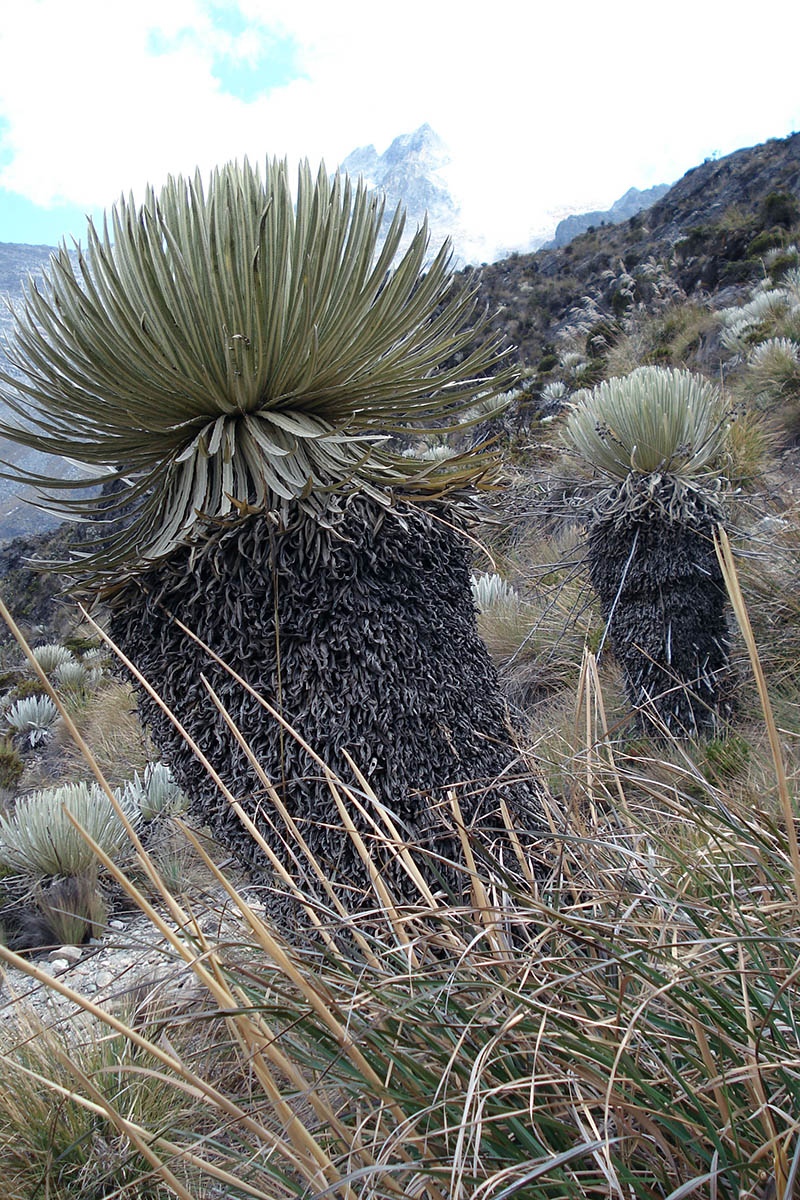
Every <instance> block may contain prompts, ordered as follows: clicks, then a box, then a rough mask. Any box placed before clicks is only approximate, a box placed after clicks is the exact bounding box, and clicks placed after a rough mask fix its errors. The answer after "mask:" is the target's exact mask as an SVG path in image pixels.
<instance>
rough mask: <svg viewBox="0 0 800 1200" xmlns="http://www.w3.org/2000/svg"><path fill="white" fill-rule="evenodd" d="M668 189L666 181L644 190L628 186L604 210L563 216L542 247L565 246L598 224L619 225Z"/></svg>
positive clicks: (647, 206) (552, 248)
mask: <svg viewBox="0 0 800 1200" xmlns="http://www.w3.org/2000/svg"><path fill="white" fill-rule="evenodd" d="M668 191H669V184H667V183H657V184H654V186H653V187H651V188H645V189H644V191H640V190H639V188H635V187H632V188H628V190H627V192H626V193H625V195H624V196H620V198H619V200H615V201H614V203H613V204H612V205H611V208H608V209H606V210H605V212H588V213H574V214H572V215H571V216H569V217H565V218H564V220H563V221H559V223H558V225H557V226H556V232H555V236H554V238H553V240H552V241H550V242H546V243H545V245H544V246H543V247H542V249H543V250H554V249H557V248H558V247H559V246H566V245H568V244H569V243H570V242H571V241H572V239H573V238H576V237H577V236H578V234H579V233H586V231H587V230H588V229H591V228H592V227H595V228H596V227H597V226H598V225H619V223H620V222H621V221H627V220H629V218H630V217H635V216H636V214H637V213H639V212H642V210H643V209H646V208H650V207H651V205H653V204H655V203H656V201H657V200H660V199H661V197H662V196H663V195H664V194H665V193H666V192H668Z"/></svg>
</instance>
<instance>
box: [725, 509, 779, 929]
mask: <svg viewBox="0 0 800 1200" xmlns="http://www.w3.org/2000/svg"><path fill="white" fill-rule="evenodd" d="M714 548H715V550H716V552H717V558H718V559H719V565H720V568H721V570H722V574H723V577H724V579H725V586H726V587H727V589H728V595H729V596H730V598H731V604H732V605H733V611H734V612H735V613H736V620H737V621H738V623H739V628H740V629H741V631H742V635H743V637H744V640H745V643H746V644H747V652H748V654H749V656H750V663H751V665H752V668H753V674H754V676H755V680H756V686H757V687H758V696H759V699H760V701H761V708H762V711H763V713H764V721H765V723H766V726H767V735H768V737H769V745H770V750H771V752H772V761H773V763H774V766H775V777H776V779H777V782H778V795H779V796H780V801H781V807H782V809H783V818H784V821H785V823H786V836H787V839H788V842H789V854H790V857H791V861H792V870H793V874H794V889H795V895H796V897H797V904H798V907H800V849H799V848H798V844H797V828H796V825H795V815H794V811H793V809H792V800H791V796H790V795H789V784H788V782H787V779H786V769H785V767H784V764H783V754H782V753H781V743H780V738H779V736H778V729H777V726H776V725H775V717H774V715H773V712H772V705H771V703H770V699H769V693H768V691H767V681H766V679H765V678H764V670H763V667H762V666H761V659H760V658H759V655H758V647H757V646H756V640H755V637H754V636H753V629H752V626H751V624H750V618H749V616H748V614H747V608H746V606H745V602H744V597H743V596H742V590H741V588H740V586H739V577H738V575H737V573H736V564H735V562H734V560H733V552H732V550H731V544H730V541H729V540H728V535H727V533H726V532H725V530H724V529H723V528H722V526H721V525H720V526H718V527H717V529H716V530H715V533H714Z"/></svg>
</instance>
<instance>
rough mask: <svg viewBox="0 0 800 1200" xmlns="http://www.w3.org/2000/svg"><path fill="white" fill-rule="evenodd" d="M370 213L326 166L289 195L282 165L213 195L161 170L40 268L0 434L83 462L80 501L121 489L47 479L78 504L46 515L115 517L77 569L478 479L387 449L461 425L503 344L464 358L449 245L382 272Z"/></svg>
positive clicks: (137, 560)
mask: <svg viewBox="0 0 800 1200" xmlns="http://www.w3.org/2000/svg"><path fill="white" fill-rule="evenodd" d="M382 219H383V202H382V201H381V200H380V198H379V197H377V196H376V195H374V194H371V193H369V192H367V191H366V190H365V188H364V186H363V185H362V184H361V183H359V185H358V186H357V187H356V188H355V189H354V188H352V187H351V184H350V182H349V180H348V179H347V178H346V177H345V176H341V175H339V174H335V175H334V176H333V177H332V178H331V177H330V176H329V175H328V172H327V171H326V169H325V167H324V165H323V166H322V167H320V170H319V173H318V174H317V177H316V179H314V177H313V176H312V173H311V170H310V168H309V166H308V163H304V164H303V165H302V166H301V168H300V172H299V179H298V187H297V193H296V196H293V194H292V190H291V187H290V181H289V174H288V168H287V166H286V164H285V163H281V162H279V161H278V160H270V161H268V163H267V167H266V173H265V177H264V178H262V176H261V174H260V173H259V172H258V171H255V170H253V169H252V168H251V167H250V165H249V164H248V163H247V162H245V163H244V165H239V164H237V163H230V164H228V165H226V166H224V167H222V168H221V169H218V170H216V171H215V172H214V173H213V175H212V177H211V179H210V182H209V184H208V186H207V187H204V184H203V181H202V179H201V177H200V175H199V174H198V175H196V176H195V177H194V179H192V180H187V179H183V178H181V177H177V178H173V177H170V179H169V181H168V183H167V184H166V186H165V187H164V188H163V189H162V190H161V192H160V193H158V194H156V192H155V191H154V190H153V189H152V188H148V190H147V192H146V196H145V200H144V203H143V204H142V205H141V206H139V207H137V206H136V205H135V204H134V202H133V200H132V199H131V200H130V201H126V200H124V199H122V200H120V201H119V203H118V204H117V205H116V207H115V208H113V209H112V210H111V213H110V216H109V218H108V220H107V222H106V225H105V227H104V229H103V231H102V233H98V232H97V231H96V230H95V228H94V226H93V225H92V224H91V223H90V225H89V231H88V249H87V253H86V255H85V257H84V255H83V254H80V253H79V255H78V267H77V270H76V268H75V266H74V265H73V260H72V258H71V257H70V255H69V254H68V253H67V251H66V248H62V249H61V250H59V251H58V252H57V253H56V254H54V255H53V257H52V258H51V262H50V267H49V271H48V272H47V273H46V275H45V278H44V282H43V284H41V285H38V284H37V285H36V286H34V285H33V284H31V285H30V286H29V288H28V291H27V295H26V302H25V306H24V309H23V310H22V311H21V312H20V313H19V314H17V316H16V318H15V321H16V329H15V338H14V340H13V341H12V342H11V343H10V344H9V346H8V347H7V355H8V357H9V359H10V361H11V362H12V364H13V365H14V366H15V367H17V368H18V370H19V372H20V377H19V378H18V377H14V376H11V375H8V374H4V373H1V372H0V381H2V382H3V383H4V384H5V385H6V387H5V388H4V389H3V390H2V398H3V399H4V400H5V401H6V403H7V404H9V406H10V407H11V408H12V410H13V411H14V412H15V413H16V414H17V417H18V418H19V424H18V425H17V426H14V427H9V426H6V425H4V426H3V428H2V432H3V434H4V435H5V436H6V437H9V438H11V439H13V440H15V441H17V442H20V443H22V444H24V445H30V446H34V447H35V448H37V449H39V450H42V451H45V452H50V453H53V454H68V455H70V456H71V457H73V458H77V459H80V460H81V461H82V462H84V463H86V464H88V465H89V466H90V467H93V468H95V469H96V471H97V475H96V478H95V479H94V480H87V486H89V483H90V482H94V483H97V482H101V481H103V480H107V479H108V478H115V477H116V478H122V479H124V480H126V481H130V482H129V484H128V486H127V487H125V488H124V489H123V491H122V492H121V493H120V494H119V496H117V497H115V498H113V499H109V498H108V497H106V498H104V499H103V501H102V502H98V500H97V499H96V498H86V499H75V498H74V482H72V481H70V482H68V483H67V484H64V482H63V481H57V480H55V481H48V483H49V485H50V486H53V487H59V486H61V487H68V488H70V489H72V490H70V491H69V492H68V494H67V496H66V497H65V498H63V499H61V500H58V501H55V500H54V501H53V505H54V506H55V507H56V508H59V509H60V510H61V511H72V512H73V513H75V514H77V515H86V516H90V517H92V516H97V515H98V512H99V511H101V512H103V513H105V515H106V516H108V515H111V516H113V515H114V513H115V512H116V510H117V509H120V508H123V507H124V508H125V510H126V514H127V515H126V521H125V526H124V528H123V529H121V530H120V529H117V531H116V532H114V533H112V534H110V535H109V537H108V538H106V539H104V541H103V543H102V544H101V545H100V547H99V548H97V549H95V550H93V551H92V552H91V553H89V554H88V556H87V557H86V558H84V559H83V563H84V565H85V567H86V568H87V570H86V574H87V576H89V577H91V574H92V572H93V571H99V572H103V573H105V574H106V575H109V574H111V573H112V572H113V571H114V570H116V569H117V568H118V567H119V566H120V565H122V564H124V565H125V566H127V567H130V568H131V569H133V570H135V569H137V568H139V567H141V566H143V565H144V566H146V565H147V564H148V563H150V562H152V561H153V560H155V559H158V558H159V557H161V556H164V555H166V554H168V553H169V552H170V551H171V550H172V549H173V548H175V547H176V546H177V545H179V544H181V543H183V542H185V541H188V540H192V539H193V538H194V537H197V536H203V533H204V532H206V531H207V529H208V521H209V520H217V521H218V520H219V519H220V518H232V517H234V516H236V515H237V514H246V513H249V512H253V511H264V510H271V511H275V510H278V511H280V510H281V507H282V505H285V504H287V503H291V502H295V503H297V504H299V505H301V506H302V507H303V508H305V509H306V510H307V511H308V512H310V513H312V514H316V515H319V513H320V512H321V511H322V510H323V509H324V507H325V503H326V501H327V496H328V494H329V492H330V490H331V489H346V490H348V491H351V490H353V489H358V490H360V491H362V492H366V493H368V494H372V495H374V496H377V497H378V498H383V497H385V494H386V492H387V490H390V489H392V488H401V489H402V488H411V489H412V490H414V491H416V492H418V493H421V494H423V495H425V494H434V495H437V496H438V495H439V494H441V492H442V491H447V490H452V489H458V488H461V487H462V486H464V485H465V484H467V483H470V482H471V481H474V480H478V479H480V477H481V476H482V475H483V474H484V473H485V471H486V468H487V465H488V464H487V462H486V461H484V460H482V459H480V457H479V458H478V460H475V458H474V457H473V458H471V459H470V460H469V462H466V463H465V462H464V461H462V462H460V464H459V463H457V464H451V463H439V464H431V465H429V466H428V467H425V468H421V467H420V465H419V463H414V462H412V461H411V460H409V459H406V458H403V457H401V456H399V455H392V454H390V453H389V452H388V451H386V450H385V449H384V448H383V445H384V443H385V441H386V435H387V434H389V433H393V432H403V433H406V434H414V435H420V436H424V435H425V434H426V433H430V432H431V431H432V430H437V431H440V432H443V431H444V430H445V429H446V428H451V429H452V428H457V427H458V426H459V424H460V418H461V416H462V415H463V414H464V413H465V412H466V411H467V410H468V409H469V407H470V405H471V404H472V403H474V401H475V399H476V397H478V396H480V395H483V396H484V397H487V396H489V397H490V396H491V395H493V394H496V393H500V392H503V391H504V390H506V389H507V388H508V386H509V384H510V383H511V382H512V381H513V378H514V376H515V374H516V372H515V371H513V370H512V369H505V368H503V369H501V370H499V371H498V370H497V368H498V365H500V364H501V362H502V360H504V351H502V350H501V346H500V341H499V339H497V338H494V339H492V338H489V339H488V340H486V341H484V342H483V343H482V344H481V346H480V348H479V349H478V350H475V351H469V350H468V349H467V347H468V345H469V344H470V343H471V342H472V341H473V340H474V338H475V335H476V333H478V332H482V331H483V329H484V328H485V322H478V324H477V326H476V325H474V324H473V325H472V326H471V327H470V320H471V318H472V316H473V314H474V312H475V306H476V296H477V283H476V282H473V283H471V284H468V285H467V286H466V287H464V288H461V289H454V288H453V287H452V282H453V277H452V272H451V269H450V264H451V260H452V252H451V249H450V245H449V243H445V244H444V246H443V247H442V248H441V250H440V251H439V253H438V254H437V256H436V258H435V259H434V261H433V262H432V263H430V264H427V265H426V253H427V242H428V235H427V229H426V227H425V226H423V227H422V228H421V229H420V230H418V231H417V233H416V234H415V236H414V238H413V239H412V242H411V245H410V247H409V249H408V250H407V251H406V252H405V254H404V255H403V256H402V258H401V259H400V260H399V262H398V263H397V264H396V265H394V260H395V257H396V255H397V252H398V249H399V245H400V239H401V236H402V232H403V224H404V219H405V218H404V214H403V213H402V211H401V210H400V209H398V211H397V213H396V214H395V216H394V218H393V220H392V222H391V226H390V229H389V231H388V233H387V234H386V236H385V238H383V239H381V230H382ZM461 351H463V352H464V357H463V361H461V362H458V364H457V365H456V366H452V365H451V366H447V365H446V363H447V361H448V360H452V359H453V357H454V356H455V358H456V359H457V358H460V357H462V355H461V353H460V352H461ZM494 372H497V373H494ZM488 375H491V376H492V377H491V379H489V378H487V376H488ZM109 469H110V470H111V472H112V474H111V475H110V476H109V474H108V471H109ZM39 482H41V480H39Z"/></svg>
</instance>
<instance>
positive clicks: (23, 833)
mask: <svg viewBox="0 0 800 1200" xmlns="http://www.w3.org/2000/svg"><path fill="white" fill-rule="evenodd" d="M118 799H119V802H120V804H121V806H122V808H123V811H124V812H125V813H126V815H127V817H128V820H129V821H130V822H131V823H132V824H135V823H136V822H138V821H139V819H140V817H141V813H140V811H139V809H138V807H137V806H136V805H135V804H134V803H132V802H131V800H130V798H129V797H127V796H126V795H125V794H124V793H123V794H122V795H118ZM65 806H66V808H67V809H69V811H70V812H71V813H72V815H73V816H74V817H75V819H76V820H77V821H78V822H79V823H80V825H81V826H82V827H83V828H84V829H85V830H86V832H87V833H88V834H89V835H90V836H91V837H92V838H93V839H94V841H96V842H97V844H98V845H99V846H100V847H101V849H103V850H104V851H105V852H106V853H107V854H109V855H111V856H112V857H113V856H114V855H116V854H118V853H119V851H120V849H121V848H122V847H123V846H124V845H125V843H126V841H127V839H128V835H127V833H126V831H125V827H124V825H123V824H122V821H121V820H120V818H119V816H118V815H117V813H116V812H115V810H114V808H113V807H112V805H111V802H110V801H109V799H108V797H107V796H106V794H105V792H104V791H102V789H101V788H99V787H98V786H97V785H96V784H92V785H91V786H90V785H88V784H85V783H70V784H65V785H64V786H63V787H57V788H46V789H44V790H43V791H39V792H33V793H32V794H31V795H30V796H25V797H23V798H22V799H20V800H18V801H17V804H16V807H15V808H14V811H13V812H12V813H11V814H8V815H4V816H0V863H1V864H2V865H3V866H4V867H7V868H8V869H9V870H12V871H18V872H20V873H22V874H27V875H34V876H37V877H43V876H48V875H80V874H82V873H84V872H85V871H87V870H89V868H90V867H91V866H92V865H93V864H94V863H95V862H96V859H95V856H94V852H93V850H92V849H91V847H90V846H89V845H88V843H87V842H86V840H85V839H84V838H83V837H82V835H81V834H80V833H79V832H78V830H77V829H76V828H75V826H74V825H73V824H72V823H71V821H70V820H69V818H68V817H67V815H66V812H65V811H64V809H65Z"/></svg>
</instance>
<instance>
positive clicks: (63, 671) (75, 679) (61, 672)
mask: <svg viewBox="0 0 800 1200" xmlns="http://www.w3.org/2000/svg"><path fill="white" fill-rule="evenodd" d="M89 676H90V672H89V671H88V670H87V669H86V667H85V666H84V664H83V663H79V662H74V661H68V662H62V663H60V664H59V665H58V666H57V667H56V669H55V671H54V672H53V680H54V682H55V683H56V684H57V685H58V687H60V688H63V689H64V690H65V691H80V690H81V688H83V687H85V686H86V684H87V682H88V681H89Z"/></svg>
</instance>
